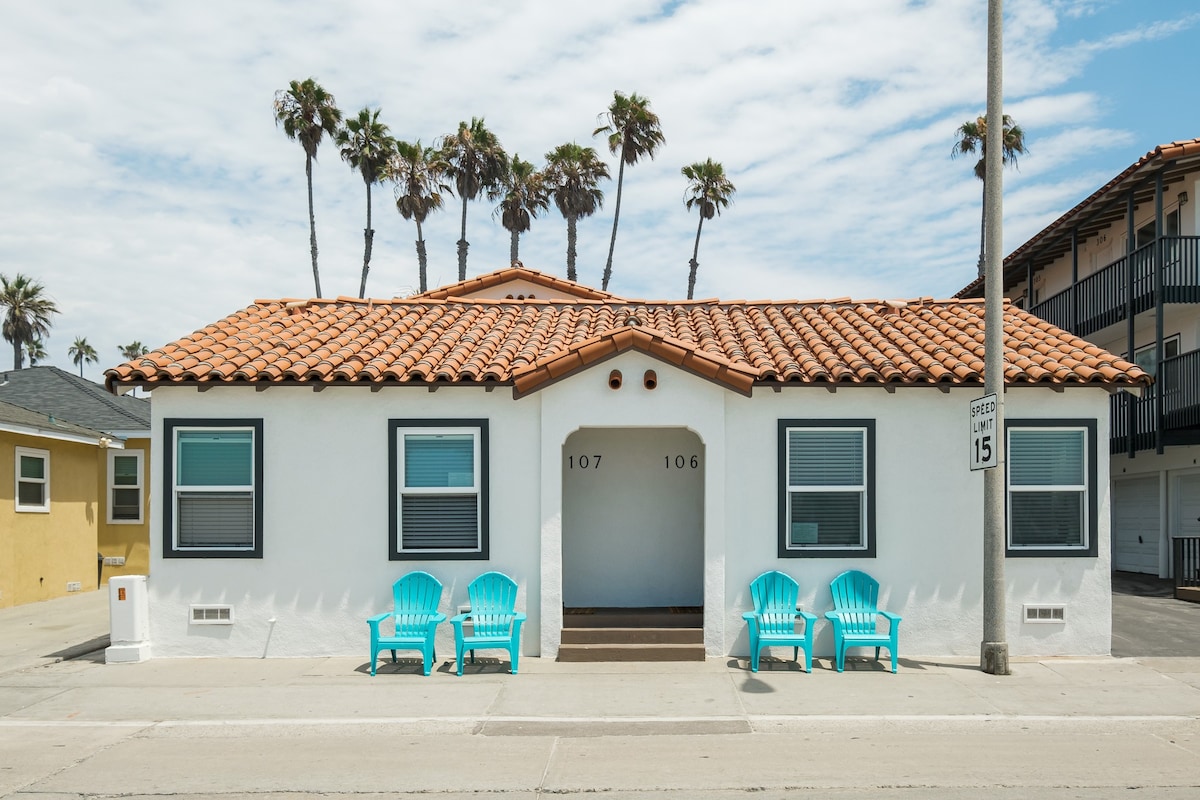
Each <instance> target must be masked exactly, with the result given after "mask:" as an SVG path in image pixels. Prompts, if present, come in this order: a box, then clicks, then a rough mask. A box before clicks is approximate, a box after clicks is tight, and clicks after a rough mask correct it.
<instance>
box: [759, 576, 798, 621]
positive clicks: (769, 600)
mask: <svg viewBox="0 0 1200 800" xmlns="http://www.w3.org/2000/svg"><path fill="white" fill-rule="evenodd" d="M799 592H800V588H799V584H797V583H796V580H795V578H793V577H792V576H791V575H788V574H786V573H783V572H777V571H770V572H764V573H763V574H762V575H759V576H758V577H757V578H755V579H754V582H753V583H751V584H750V597H751V598H752V599H753V601H754V613H755V614H756V615H757V616H758V619H759V629H760V630H761V631H762V632H763V633H793V632H794V631H795V630H796V597H797V596H798V595H799Z"/></svg>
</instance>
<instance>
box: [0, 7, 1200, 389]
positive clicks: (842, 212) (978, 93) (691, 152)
mask: <svg viewBox="0 0 1200 800" xmlns="http://www.w3.org/2000/svg"><path fill="white" fill-rule="evenodd" d="M568 8H569V10H567V9H568ZM1095 9H1096V5H1095V4H1094V3H1087V2H1066V3H1064V2H1055V1H1054V0H1014V2H1012V3H1010V4H1009V9H1008V14H1009V18H1008V21H1007V23H1006V34H1005V35H1006V52H1007V54H1008V58H1009V60H1008V63H1007V72H1006V77H1005V81H1006V90H1007V92H1008V95H1009V111H1010V113H1012V114H1013V115H1014V116H1015V117H1016V118H1017V119H1018V121H1019V122H1021V123H1022V124H1023V126H1024V127H1025V128H1026V131H1027V133H1028V134H1029V136H1030V138H1029V144H1030V147H1031V154H1030V155H1029V156H1028V157H1026V158H1023V159H1022V161H1021V170H1020V172H1019V173H1011V172H1010V173H1009V175H1007V176H1006V181H1010V184H1009V185H1010V186H1011V187H1012V191H1013V194H1012V195H1011V197H1010V198H1009V199H1008V200H1006V208H1008V209H1010V210H1011V217H1010V218H1009V219H1008V232H1007V233H1006V236H1007V237H1009V238H1008V239H1007V240H1006V241H1009V243H1010V245H1012V246H1015V245H1016V244H1018V243H1019V240H1023V237H1024V236H1027V235H1030V234H1032V233H1035V232H1036V227H1033V226H1037V225H1041V224H1044V223H1045V222H1047V221H1049V220H1051V219H1053V218H1054V217H1056V216H1057V215H1058V214H1060V213H1061V212H1062V211H1065V210H1066V208H1068V207H1069V206H1070V205H1073V204H1074V202H1077V201H1078V199H1081V197H1082V196H1084V195H1086V194H1087V193H1089V192H1090V191H1091V190H1092V189H1094V188H1095V187H1096V186H1098V185H1099V184H1100V183H1102V182H1103V181H1104V180H1107V178H1108V177H1111V175H1112V174H1115V172H1116V171H1118V170H1119V169H1120V168H1122V167H1123V166H1125V164H1127V163H1129V160H1126V161H1125V162H1124V163H1119V157H1118V163H1117V166H1116V167H1115V168H1112V167H1111V164H1112V163H1113V162H1112V161H1111V160H1110V161H1109V162H1108V166H1107V167H1106V168H1107V169H1109V171H1108V172H1105V171H1103V170H1099V171H1097V170H1095V169H1089V170H1076V172H1077V173H1078V174H1077V175H1070V174H1063V172H1062V171H1061V170H1062V168H1063V167H1068V168H1069V167H1070V166H1071V165H1073V164H1074V165H1078V164H1079V163H1081V162H1086V161H1087V159H1088V158H1090V157H1093V156H1096V155H1097V154H1099V155H1103V156H1104V157H1105V158H1108V159H1112V158H1113V157H1114V151H1115V152H1116V154H1117V155H1118V156H1119V154H1120V153H1122V152H1125V151H1126V150H1127V148H1128V147H1130V146H1131V145H1136V146H1137V147H1141V146H1143V145H1144V146H1145V147H1146V149H1149V147H1151V146H1153V144H1155V142H1143V143H1139V142H1136V141H1134V139H1133V137H1132V136H1131V135H1130V134H1129V133H1128V131H1127V130H1126V129H1125V128H1123V127H1120V123H1117V124H1114V123H1113V121H1112V120H1111V119H1108V118H1107V117H1106V114H1107V113H1108V111H1109V109H1108V107H1107V105H1106V104H1107V102H1108V100H1107V99H1106V98H1105V97H1104V96H1103V95H1102V94H1101V93H1100V92H1098V91H1095V90H1092V89H1086V88H1085V89H1081V88H1080V87H1079V86H1077V85H1074V84H1072V83H1071V82H1072V81H1074V80H1077V79H1078V78H1079V76H1080V75H1082V74H1085V73H1086V70H1087V67H1088V64H1089V63H1090V60H1091V59H1093V58H1095V57H1097V54H1098V53H1100V52H1103V51H1105V50H1107V49H1111V48H1114V47H1133V46H1136V44H1137V43H1138V42H1142V41H1149V40H1160V39H1161V37H1170V36H1173V35H1176V34H1177V32H1178V31H1181V30H1184V29H1187V28H1189V27H1190V26H1192V25H1193V24H1194V22H1195V18H1194V17H1182V18H1180V19H1178V20H1176V21H1174V22H1171V21H1167V22H1162V23H1147V24H1145V25H1143V26H1141V27H1136V28H1134V29H1132V30H1130V31H1126V32H1124V33H1113V34H1109V35H1106V36H1105V37H1103V38H1100V39H1097V40H1095V41H1086V40H1081V37H1071V36H1069V35H1067V32H1066V31H1065V30H1064V28H1066V27H1067V26H1069V25H1070V24H1071V22H1072V20H1075V19H1079V18H1083V17H1088V16H1090V15H1092V14H1093V13H1094V12H1095ZM5 21H6V24H5V26H4V27H3V29H2V30H0V71H2V73H3V74H4V75H5V76H6V79H5V81H4V83H3V84H0V102H2V103H3V104H4V107H5V109H6V111H7V112H8V113H7V114H6V118H7V119H6V124H5V125H4V126H0V175H3V176H4V181H3V188H2V189H0V271H3V272H4V273H5V274H11V273H15V272H23V273H26V274H29V275H32V276H34V277H36V278H37V279H38V280H41V281H42V282H43V283H45V285H46V286H47V288H48V290H49V292H50V294H51V295H52V296H53V297H54V298H55V299H56V300H57V302H58V304H59V307H60V308H61V310H62V314H61V316H60V317H58V318H57V319H56V321H55V326H54V331H53V336H52V339H51V341H50V342H49V350H50V354H51V361H52V363H58V364H60V365H64V364H66V363H67V358H66V348H67V346H68V345H69V343H70V342H71V341H72V340H73V339H74V337H75V336H87V337H88V339H89V341H91V342H92V344H93V346H95V347H96V348H97V350H98V351H99V352H100V353H101V356H102V361H101V364H100V365H99V366H98V367H96V368H95V369H94V371H93V370H89V375H90V376H91V377H95V378H98V377H99V376H100V374H101V371H102V369H103V368H104V367H107V366H111V365H112V364H113V363H115V362H116V360H117V347H118V346H119V345H121V344H126V343H128V342H129V341H132V340H134V339H138V340H140V341H142V342H144V343H146V344H149V345H151V346H158V345H161V344H163V343H165V342H167V341H169V340H171V339H174V338H177V337H179V336H181V335H184V334H186V333H188V332H190V331H191V330H193V329H195V328H198V327H201V326H203V325H205V324H207V323H208V322H211V321H213V320H216V319H218V318H220V317H223V316H225V315H226V314H229V313H231V312H233V311H235V310H237V309H239V308H241V307H243V306H245V305H246V304H248V303H249V302H251V301H252V300H254V299H256V298H259V297H281V296H307V295H308V294H311V292H312V279H311V269H310V262H309V257H308V231H307V208H306V201H305V196H304V173H303V163H304V161H303V156H302V153H301V151H300V148H299V146H298V145H297V144H296V143H294V142H290V141H288V140H287V139H286V137H284V135H283V134H282V132H281V131H280V130H278V128H276V126H275V124H274V121H273V118H272V115H271V100H272V98H273V95H274V93H275V91H276V90H278V89H279V88H281V87H284V86H286V85H287V82H288V81H289V80H293V79H302V78H305V77H309V76H314V77H316V78H317V79H318V80H319V81H320V82H321V83H322V84H323V85H324V86H325V87H326V88H327V89H328V90H329V91H331V92H332V93H333V94H334V95H335V96H336V98H337V99H338V102H339V104H340V105H341V107H342V109H343V110H344V111H345V112H346V113H348V114H353V113H356V112H357V110H358V109H359V108H361V107H363V106H366V105H371V106H379V107H382V109H383V113H382V119H384V120H385V121H386V122H387V124H388V125H389V126H390V127H391V129H392V132H393V134H394V135H397V136H399V137H402V138H406V139H416V138H420V139H421V140H423V141H424V142H426V143H432V142H433V141H434V140H435V139H436V138H437V137H438V136H439V135H441V134H445V133H448V132H451V131H452V130H454V128H455V127H456V126H457V123H458V121H459V120H465V119H470V118H471V117H472V116H482V117H484V118H485V119H486V121H487V123H488V125H489V127H491V128H492V129H493V130H494V131H495V132H496V133H497V134H498V135H499V137H500V138H501V140H502V142H503V143H504V145H505V146H506V148H507V149H508V150H509V151H510V152H518V153H520V154H521V155H522V156H523V157H524V158H526V159H528V160H531V161H534V162H535V163H540V162H541V161H542V158H543V155H544V154H545V153H546V152H547V151H549V150H550V149H552V148H553V147H555V146H556V145H558V144H560V143H562V142H564V141H572V140H573V141H578V142H580V143H581V144H588V145H590V146H594V147H595V148H596V149H597V151H598V152H599V153H600V154H601V155H602V156H603V157H605V158H606V159H607V160H608V161H609V163H610V164H613V167H614V169H613V172H614V175H615V172H616V169H615V163H614V160H613V159H612V158H611V157H610V156H609V155H608V154H607V151H606V149H605V148H604V145H603V142H602V141H601V140H599V139H593V138H592V136H591V133H592V130H593V128H595V127H596V125H597V115H598V114H599V112H601V111H603V109H604V108H605V106H606V105H607V103H608V102H609V100H610V99H611V97H612V92H613V90H615V89H619V90H622V91H626V92H630V91H637V92H639V93H641V94H644V95H646V96H648V97H650V98H651V100H652V102H653V105H654V108H655V110H656V111H657V112H658V113H659V115H660V116H661V118H662V120H663V126H664V130H665V133H666V137H667V143H666V146H665V147H663V149H662V150H661V152H660V153H659V155H658V157H657V158H656V159H655V160H653V161H646V162H644V163H641V164H637V165H635V166H633V167H632V168H629V169H628V170H627V171H626V185H625V193H624V197H623V201H622V203H623V205H622V219H621V226H620V233H619V236H618V241H617V249H616V257H615V264H614V280H613V284H612V285H611V286H610V289H613V290H615V291H616V292H618V293H623V294H627V295H629V296H634V297H639V296H640V297H681V296H683V294H684V293H685V291H686V281H687V262H688V258H689V257H690V255H691V249H692V246H693V242H694V237H695V229H696V222H697V219H696V217H695V215H694V214H688V213H687V212H686V211H685V209H684V206H683V191H684V187H685V181H684V179H683V178H682V176H680V174H679V170H680V167H681V166H683V165H684V164H687V163H690V162H692V161H697V160H702V159H704V158H709V157H711V158H714V159H716V160H718V161H721V162H723V163H724V165H725V167H726V171H727V173H728V174H729V175H730V177H731V179H732V180H733V181H734V183H735V184H736V185H737V187H738V195H737V196H736V198H735V201H734V204H733V206H732V207H731V208H730V209H728V210H727V211H726V213H724V214H723V215H722V216H721V217H718V218H717V219H714V220H712V221H711V222H707V223H705V226H704V231H703V236H702V239H701V244H700V255H699V261H700V270H699V284H698V286H697V296H701V297H709V296H714V295H719V296H723V297H796V298H813V297H820V296H839V295H852V296H861V297H866V296H915V295H923V294H935V295H943V296H944V295H948V294H951V293H952V292H953V291H955V290H957V289H958V288H960V287H961V286H962V285H964V284H965V283H967V282H968V281H969V280H971V279H972V277H973V274H974V268H975V261H976V258H977V252H978V226H979V216H978V213H979V212H978V204H979V184H978V182H977V181H975V179H974V178H973V176H972V174H971V164H970V163H968V162H967V161H966V160H962V159H960V160H958V161H953V160H951V159H950V158H949V154H950V148H951V145H952V144H953V131H954V129H955V128H956V127H957V125H958V124H960V123H961V122H962V121H963V120H964V119H969V118H971V117H973V116H974V115H976V114H978V113H979V112H980V111H981V110H982V106H983V98H984V94H985V79H984V76H985V69H984V68H985V63H984V54H985V50H986V48H985V47H984V41H985V22H986V20H985V18H984V8H983V4H981V3H979V2H977V0H926V1H925V2H907V3H896V2H893V0H871V1H870V2H866V1H865V0H858V1H856V2H854V3H840V4H835V3H811V2H810V3H796V2H783V1H782V0H780V1H779V2H769V3H768V2H762V3H756V4H745V3H742V2H734V1H733V0H693V1H692V2H681V3H662V2H650V0H612V2H607V3H603V4H600V3H590V4H571V5H570V6H569V7H567V6H564V5H562V4H559V3H554V2H551V1H550V0H522V1H521V2H512V3H503V4H499V3H497V4H482V3H470V2H465V1H463V0H458V1H457V2H446V3H438V4H424V5H416V4H402V5H397V4H395V3H387V2H356V3H349V4H341V5H338V6H337V7H336V8H335V7H334V6H331V5H329V4H326V3H320V2H307V3H284V2H282V1H281V0H277V1H276V2H256V3H243V2H235V1H234V0H215V1H214V2H206V3H203V4H196V3H192V4H182V3H171V4H152V3H144V2H137V1H136V0H125V1H122V0H109V2H106V3H104V4H76V3H69V2H66V1H65V0H62V1H60V2H40V3H36V4H22V5H20V6H15V5H14V6H11V7H10V8H9V10H8V12H7V14H6V20H5ZM1058 41H1067V42H1068V43H1067V44H1063V45H1057V44H1055V42H1058ZM605 189H606V191H607V192H608V200H607V202H606V205H605V209H604V210H603V211H602V212H601V213H599V214H597V215H596V216H594V217H592V218H589V219H586V220H582V221H581V222H580V225H579V253H580V255H579V270H580V278H581V280H583V281H584V282H590V283H595V284H599V281H600V273H601V270H602V268H603V265H604V259H605V256H606V255H607V246H608V239H609V235H610V232H611V226H612V216H611V211H612V201H613V198H614V196H615V186H614V185H612V184H609V185H607V186H606V187H605ZM314 197H315V204H316V218H317V235H318V240H319V245H320V258H321V262H320V263H321V272H322V284H323V287H324V289H325V294H326V295H338V294H343V295H353V294H356V293H357V290H358V282H359V271H360V269H361V261H362V244H363V238H362V229H363V226H364V224H365V189H364V186H363V184H362V181H361V179H360V178H359V177H358V175H357V174H356V173H353V172H352V171H351V170H350V169H349V168H348V167H347V166H346V165H345V164H343V163H342V162H341V160H340V159H339V158H338V154H337V152H336V149H335V147H334V146H333V144H332V143H331V142H326V143H324V144H323V145H322V146H321V149H320V152H319V155H318V164H317V166H316V168H315V169H314ZM373 198H374V221H373V226H374V228H375V230H376V237H375V244H374V256H373V259H372V265H371V275H370V279H369V283H368V292H369V294H372V295H375V296H392V295H394V294H399V295H403V294H407V293H409V292H411V291H413V290H414V289H415V288H416V286H415V284H416V280H417V278H416V275H417V268H416V254H415V250H414V246H413V240H414V238H415V228H414V226H413V225H412V223H409V222H405V221H404V220H402V219H401V218H400V217H399V215H398V214H396V213H395V211H394V209H393V207H392V196H391V191H390V188H389V187H385V186H381V187H376V188H375V190H374V194H373ZM460 210H461V206H460V205H459V204H458V201H457V199H451V201H450V202H449V204H448V207H447V208H446V210H445V211H443V212H441V213H440V214H437V215H435V216H434V217H432V218H431V219H430V220H429V222H428V223H427V225H426V226H425V236H426V239H427V242H428V248H429V254H430V280H431V283H432V284H433V285H437V284H439V283H445V282H450V281H453V280H455V279H456V278H457V265H456V255H455V244H454V243H455V240H457V238H458V235H459V234H458V224H459V212H460ZM490 212H491V208H490V206H489V205H488V204H486V203H483V202H473V203H471V204H469V210H468V215H469V217H468V240H469V241H470V242H471V249H470V261H469V264H468V271H469V273H470V274H478V273H480V272H484V271H489V270H492V269H495V268H498V267H500V266H503V265H504V264H506V263H507V260H508V241H509V237H508V233H507V231H504V230H503V229H502V228H501V227H500V225H499V224H498V223H496V222H494V221H493V220H492V218H491V216H490ZM565 249H566V226H565V223H564V222H563V220H562V218H561V216H560V215H559V214H558V212H557V211H556V210H555V209H553V208H551V210H550V211H549V212H548V213H547V214H546V215H545V216H544V217H543V218H541V219H538V220H536V221H535V222H534V226H533V230H532V231H531V232H530V233H529V234H527V235H526V236H524V237H523V240H522V244H521V254H522V260H523V261H524V263H525V264H526V265H528V266H530V267H533V268H535V269H540V270H543V271H546V272H551V273H558V274H561V273H562V272H563V271H564V266H563V264H564V253H565Z"/></svg>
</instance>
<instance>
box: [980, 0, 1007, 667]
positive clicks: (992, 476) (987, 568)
mask: <svg viewBox="0 0 1200 800" xmlns="http://www.w3.org/2000/svg"><path fill="white" fill-rule="evenodd" d="M1002 5H1003V3H1002V2H1001V0H988V45H987V136H986V138H985V140H984V141H985V144H984V146H985V148H986V152H985V153H984V165H983V166H984V198H983V217H984V231H985V235H984V258H985V269H986V274H985V278H984V290H983V292H984V293H983V296H984V334H983V348H984V357H983V373H984V393H985V394H995V396H996V423H995V425H996V427H995V430H996V436H995V447H996V449H997V465H996V466H995V467H993V468H991V469H988V470H985V471H984V473H983V643H982V645H981V646H980V653H979V668H980V669H981V670H983V671H984V672H987V673H990V674H992V675H1008V674H1010V671H1009V667H1008V637H1007V634H1006V632H1005V622H1006V618H1007V614H1006V612H1005V583H1004V541H1005V538H1006V537H1005V523H1004V495H1005V472H1006V467H1005V464H1006V457H1005V445H1006V444H1007V442H1006V438H1007V437H1006V436H1005V432H1004V308H1003V295H1004V281H1003V278H1002V276H1001V274H1000V273H1001V271H1002V269H1003V265H1004V261H1003V257H1002V256H1003V247H1004V244H1003V233H1004V231H1003V224H1002V223H1003V216H1004V215H1003V201H1002V197H1003V189H1004V184H1003V182H1004V175H1003V171H1002V169H1001V167H1002V166H1003V155H1004V34H1003V9H1002Z"/></svg>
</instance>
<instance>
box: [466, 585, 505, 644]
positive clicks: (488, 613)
mask: <svg viewBox="0 0 1200 800" xmlns="http://www.w3.org/2000/svg"><path fill="white" fill-rule="evenodd" d="M467 595H468V596H469V597H470V598H471V624H472V625H473V626H474V631H475V635H476V636H507V635H508V633H509V629H510V628H511V627H512V622H513V616H514V615H515V611H516V607H517V582H516V581H514V580H513V579H512V578H510V577H508V576H507V575H505V574H504V573H502V572H485V573H483V574H482V575H480V576H479V577H478V578H476V579H475V580H473V581H471V584H470V585H469V586H468V587H467Z"/></svg>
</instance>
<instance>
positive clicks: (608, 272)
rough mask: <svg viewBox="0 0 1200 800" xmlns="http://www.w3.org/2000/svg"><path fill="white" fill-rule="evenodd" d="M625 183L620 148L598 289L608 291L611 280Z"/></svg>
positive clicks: (622, 157) (623, 151)
mask: <svg viewBox="0 0 1200 800" xmlns="http://www.w3.org/2000/svg"><path fill="white" fill-rule="evenodd" d="M624 183H625V147H624V146H622V147H621V166H620V167H618V168H617V203H616V205H614V206H613V232H612V238H611V239H609V241H608V261H606V262H605V263H604V279H603V280H602V281H601V282H600V288H601V289H603V290H604V291H608V282H609V280H611V279H612V258H613V250H615V249H616V248H617V222H619V221H620V219H621V186H622V185H623V184H624Z"/></svg>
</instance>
